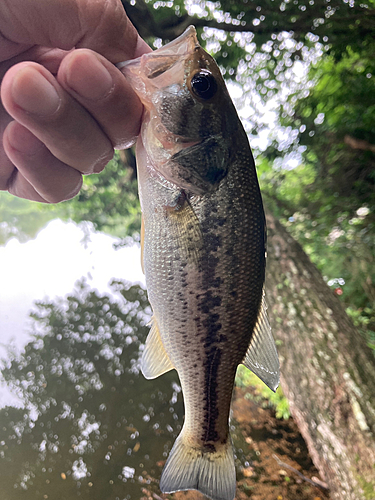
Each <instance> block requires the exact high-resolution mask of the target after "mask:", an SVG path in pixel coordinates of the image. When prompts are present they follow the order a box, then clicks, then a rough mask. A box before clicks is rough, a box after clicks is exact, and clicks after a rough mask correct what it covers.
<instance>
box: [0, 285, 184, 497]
mask: <svg viewBox="0 0 375 500" xmlns="http://www.w3.org/2000/svg"><path fill="white" fill-rule="evenodd" d="M114 289H115V290H116V292H117V293H118V294H120V295H121V296H122V297H123V300H122V302H120V301H115V300H114V299H113V298H111V296H109V295H103V294H102V295H101V294H99V293H98V292H96V291H95V290H92V289H90V288H88V287H87V286H83V287H78V288H76V290H75V292H74V293H73V294H71V295H70V296H69V297H68V298H66V299H61V300H57V301H55V302H49V303H42V302H41V303H39V306H38V308H37V311H36V313H35V314H34V326H33V334H34V335H35V340H33V341H32V342H30V343H29V344H27V346H26V348H25V351H24V353H23V354H22V355H21V356H20V357H14V358H13V359H11V362H10V363H9V362H8V366H7V367H5V368H4V369H3V376H4V378H5V380H6V381H7V383H8V384H9V386H10V388H11V389H12V390H13V391H14V392H15V393H16V394H17V395H18V397H19V399H20V401H21V402H22V406H21V407H20V408H15V407H5V408H2V409H0V483H1V485H2V486H1V488H2V494H1V498H2V500H16V499H17V500H18V499H22V498H27V499H28V500H33V499H49V498H56V495H57V494H58V498H59V499H61V500H63V499H72V498H76V497H79V498H81V499H85V498H87V499H88V498H90V499H91V500H93V499H98V500H99V499H100V500H103V499H108V500H116V499H121V500H122V499H125V498H126V499H139V498H140V497H141V496H142V488H144V487H145V486H147V487H148V488H149V489H150V488H151V489H154V491H158V489H157V483H156V481H155V478H156V479H158V478H159V476H160V473H161V468H162V466H163V463H164V461H165V459H166V457H167V454H168V452H169V450H170V448H171V446H172V444H173V441H174V439H175V438H176V436H177V435H178V433H179V431H180V430H181V424H182V419H183V403H182V397H181V392H180V387H179V385H178V379H177V375H176V374H175V373H169V374H166V375H164V376H163V377H160V378H159V379H157V380H155V381H146V380H145V379H144V378H143V376H142V375H141V374H140V372H139V364H138V361H139V356H140V352H141V350H142V345H143V343H144V341H145V338H146V335H147V332H148V327H147V326H146V322H147V320H148V319H149V315H150V309H149V306H148V303H147V297H146V293H145V291H144V290H143V289H142V288H140V287H138V286H133V287H130V288H129V285H126V284H124V283H122V282H117V283H116V284H115V285H114ZM11 358H12V357H11Z"/></svg>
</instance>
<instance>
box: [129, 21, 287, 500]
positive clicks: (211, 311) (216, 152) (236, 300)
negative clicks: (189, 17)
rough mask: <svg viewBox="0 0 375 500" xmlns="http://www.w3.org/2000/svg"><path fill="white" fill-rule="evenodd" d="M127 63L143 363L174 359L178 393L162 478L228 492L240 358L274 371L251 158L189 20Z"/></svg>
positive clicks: (152, 366)
mask: <svg viewBox="0 0 375 500" xmlns="http://www.w3.org/2000/svg"><path fill="white" fill-rule="evenodd" d="M122 66H123V67H124V73H125V76H126V77H127V78H128V79H129V81H130V83H131V84H132V85H133V88H134V89H135V91H136V92H137V93H138V95H139V97H140V98H141V100H142V102H143V104H144V106H145V114H144V119H143V124H142V132H141V136H140V137H139V139H138V141H137V151H136V156H137V168H138V182H139V193H140V199H141V208H142V217H143V230H142V260H143V268H144V272H145V275H146V285H147V289H148V296H149V300H150V304H151V306H152V310H153V319H152V324H151V331H150V334H149V336H148V338H147V341H146V346H145V350H144V353H143V358H142V371H143V373H144V375H145V376H146V377H147V378H155V377H157V376H159V375H161V374H163V373H165V372H166V371H168V370H171V369H173V368H174V369H176V370H177V372H178V375H179V378H180V382H181V387H182V392H183V396H184V403H185V421H184V425H183V428H182V431H181V433H180V435H179V436H178V438H177V440H176V442H175V444H174V446H173V448H172V450H171V452H170V455H169V458H168V460H167V463H166V465H165V468H164V470H163V473H162V477H161V481H160V487H161V490H162V491H163V492H166V493H170V492H174V491H178V490H187V489H197V490H199V491H201V492H202V493H204V494H205V495H207V496H209V497H210V498H212V499H213V500H233V498H234V495H235V469H234V459H233V450H232V445H231V440H230V436H229V424H228V422H229V412H230V404H231V397H232V391H233V385H234V378H235V374H236V369H237V366H238V364H240V363H244V364H245V366H247V367H249V368H250V369H252V370H253V371H254V373H256V374H257V375H258V376H260V378H262V380H263V381H265V383H266V384H267V385H269V386H270V387H271V388H272V389H273V390H276V387H277V385H278V382H279V363H278V358H277V353H276V348H275V345H274V341H273V338H272V334H271V332H270V328H269V323H268V320H267V317H266V311H265V302H264V298H263V286H264V275H265V244H266V242H265V218H264V212H263V206H262V200H261V195H260V190H259V186H258V181H257V176H256V171H255V166H254V161H253V158H252V154H251V150H250V146H249V143H248V139H247V137H246V134H245V132H244V129H243V127H242V125H241V122H240V120H239V118H238V115H237V113H236V111H235V108H234V106H233V104H232V101H231V99H230V97H229V94H228V92H227V89H226V87H225V84H224V81H223V79H222V77H221V75H220V71H219V69H218V67H217V65H216V63H215V61H214V60H213V59H212V58H211V56H209V55H208V54H207V53H206V52H205V51H204V50H203V49H202V48H201V47H200V46H199V44H198V41H197V39H196V34H195V30H194V28H193V27H190V28H188V30H187V31H186V32H185V33H184V34H183V35H182V36H181V37H179V38H178V39H177V40H175V41H173V42H171V43H170V44H167V45H166V46H165V47H162V48H161V49H158V50H156V51H155V52H154V53H150V54H146V55H144V56H142V57H141V58H139V59H138V60H135V61H131V62H129V63H125V64H123V65H122ZM194 78H195V80H194ZM194 82H196V88H195V87H194ZM197 82H198V83H197Z"/></svg>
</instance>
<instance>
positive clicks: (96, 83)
mask: <svg viewBox="0 0 375 500" xmlns="http://www.w3.org/2000/svg"><path fill="white" fill-rule="evenodd" d="M67 84H68V85H69V87H70V88H71V89H73V90H74V92H76V93H77V94H79V95H80V96H82V97H84V98H85V99H90V100H92V101H98V100H100V99H104V98H105V97H106V96H107V95H108V94H109V93H110V91H111V90H112V88H113V80H112V77H111V75H110V73H109V71H108V70H107V68H105V67H104V66H103V64H102V63H101V62H100V61H99V60H98V59H97V58H96V57H95V56H93V55H87V54H85V53H83V54H77V56H76V57H75V58H74V59H73V60H72V61H71V62H70V66H69V70H68V72H67Z"/></svg>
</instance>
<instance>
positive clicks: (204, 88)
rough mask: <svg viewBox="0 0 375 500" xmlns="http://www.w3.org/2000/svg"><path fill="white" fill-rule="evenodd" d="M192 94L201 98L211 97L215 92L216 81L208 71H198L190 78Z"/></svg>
mask: <svg viewBox="0 0 375 500" xmlns="http://www.w3.org/2000/svg"><path fill="white" fill-rule="evenodd" d="M191 88H192V91H193V92H194V94H195V95H196V96H197V97H200V98H201V99H204V100H208V99H211V98H212V97H213V96H214V95H215V94H216V92H217V83H216V80H215V78H214V76H213V75H212V74H211V73H210V72H209V71H203V70H201V71H198V72H197V73H195V75H194V76H193V78H192V79H191Z"/></svg>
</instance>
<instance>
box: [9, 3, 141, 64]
mask: <svg viewBox="0 0 375 500" xmlns="http://www.w3.org/2000/svg"><path fill="white" fill-rule="evenodd" d="M1 39H2V41H1ZM0 41H1V44H0V46H1V47H2V48H0V59H2V60H4V59H5V58H7V57H9V53H10V52H13V54H12V55H14V53H15V52H16V50H17V46H18V47H19V46H22V49H21V48H19V52H21V50H24V47H25V46H33V45H41V46H45V47H53V48H60V49H65V50H71V49H73V48H78V47H81V48H82V47H84V48H89V49H91V50H94V51H95V52H99V53H100V54H102V55H103V56H104V57H106V58H107V59H108V60H110V61H111V62H113V63H117V62H120V61H123V60H126V59H133V58H134V57H138V56H139V55H141V54H142V53H144V52H148V51H149V50H150V49H149V47H148V45H147V44H146V43H145V42H144V41H143V40H142V39H141V38H140V37H139V35H138V33H137V31H136V29H135V28H134V26H133V25H132V23H131V22H130V20H129V18H128V17H127V15H126V13H125V10H124V8H123V6H122V3H121V1H120V0H63V1H61V0H12V1H11V2H0ZM3 42H5V43H3Z"/></svg>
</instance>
